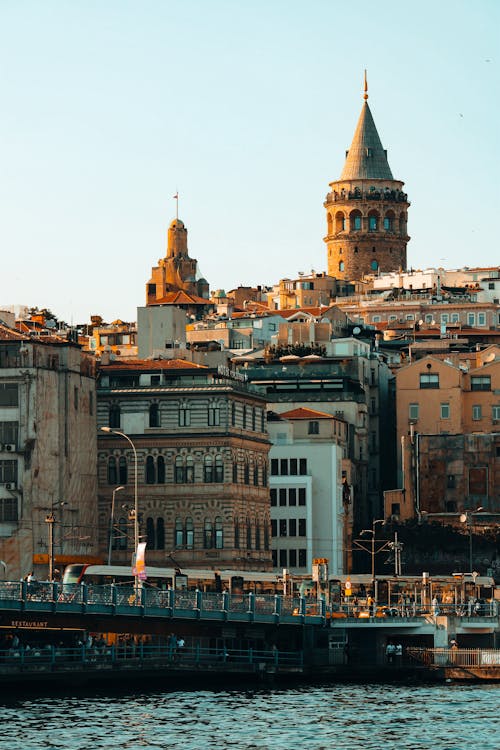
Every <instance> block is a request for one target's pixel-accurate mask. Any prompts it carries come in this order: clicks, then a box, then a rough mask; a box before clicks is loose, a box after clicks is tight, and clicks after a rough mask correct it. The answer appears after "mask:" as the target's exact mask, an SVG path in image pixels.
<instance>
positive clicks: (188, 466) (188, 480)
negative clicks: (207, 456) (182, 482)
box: [186, 456, 194, 484]
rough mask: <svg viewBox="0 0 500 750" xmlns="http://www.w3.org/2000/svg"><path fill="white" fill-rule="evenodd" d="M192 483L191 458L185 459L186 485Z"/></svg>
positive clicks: (192, 464)
mask: <svg viewBox="0 0 500 750" xmlns="http://www.w3.org/2000/svg"><path fill="white" fill-rule="evenodd" d="M193 482H194V459H193V457H192V456H188V457H187V458H186V483H188V484H193Z"/></svg>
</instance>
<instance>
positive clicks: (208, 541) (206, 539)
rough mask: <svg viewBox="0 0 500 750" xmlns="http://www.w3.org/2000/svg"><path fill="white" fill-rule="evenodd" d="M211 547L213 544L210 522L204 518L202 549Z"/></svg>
mask: <svg viewBox="0 0 500 750" xmlns="http://www.w3.org/2000/svg"><path fill="white" fill-rule="evenodd" d="M213 546H214V542H213V526H212V521H211V520H210V519H209V518H205V523H204V526H203V547H204V548H205V549H212V547H213Z"/></svg>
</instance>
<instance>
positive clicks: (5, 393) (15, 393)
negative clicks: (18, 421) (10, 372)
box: [0, 383, 19, 406]
mask: <svg viewBox="0 0 500 750" xmlns="http://www.w3.org/2000/svg"><path fill="white" fill-rule="evenodd" d="M0 406H19V390H18V387H17V383H0Z"/></svg>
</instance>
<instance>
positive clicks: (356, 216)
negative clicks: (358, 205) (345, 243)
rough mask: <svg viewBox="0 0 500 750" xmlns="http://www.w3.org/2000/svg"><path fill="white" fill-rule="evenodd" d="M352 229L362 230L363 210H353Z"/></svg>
mask: <svg viewBox="0 0 500 750" xmlns="http://www.w3.org/2000/svg"><path fill="white" fill-rule="evenodd" d="M349 218H350V222H351V231H355V232H359V231H360V230H361V212H360V211H352V212H351V214H350V217H349Z"/></svg>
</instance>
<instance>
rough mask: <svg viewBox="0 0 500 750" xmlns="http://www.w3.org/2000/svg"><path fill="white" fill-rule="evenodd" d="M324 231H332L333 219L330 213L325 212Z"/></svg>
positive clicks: (328, 232)
mask: <svg viewBox="0 0 500 750" xmlns="http://www.w3.org/2000/svg"><path fill="white" fill-rule="evenodd" d="M326 227H327V228H326V233H327V234H331V233H332V231H333V219H332V215H331V213H327V215H326Z"/></svg>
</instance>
